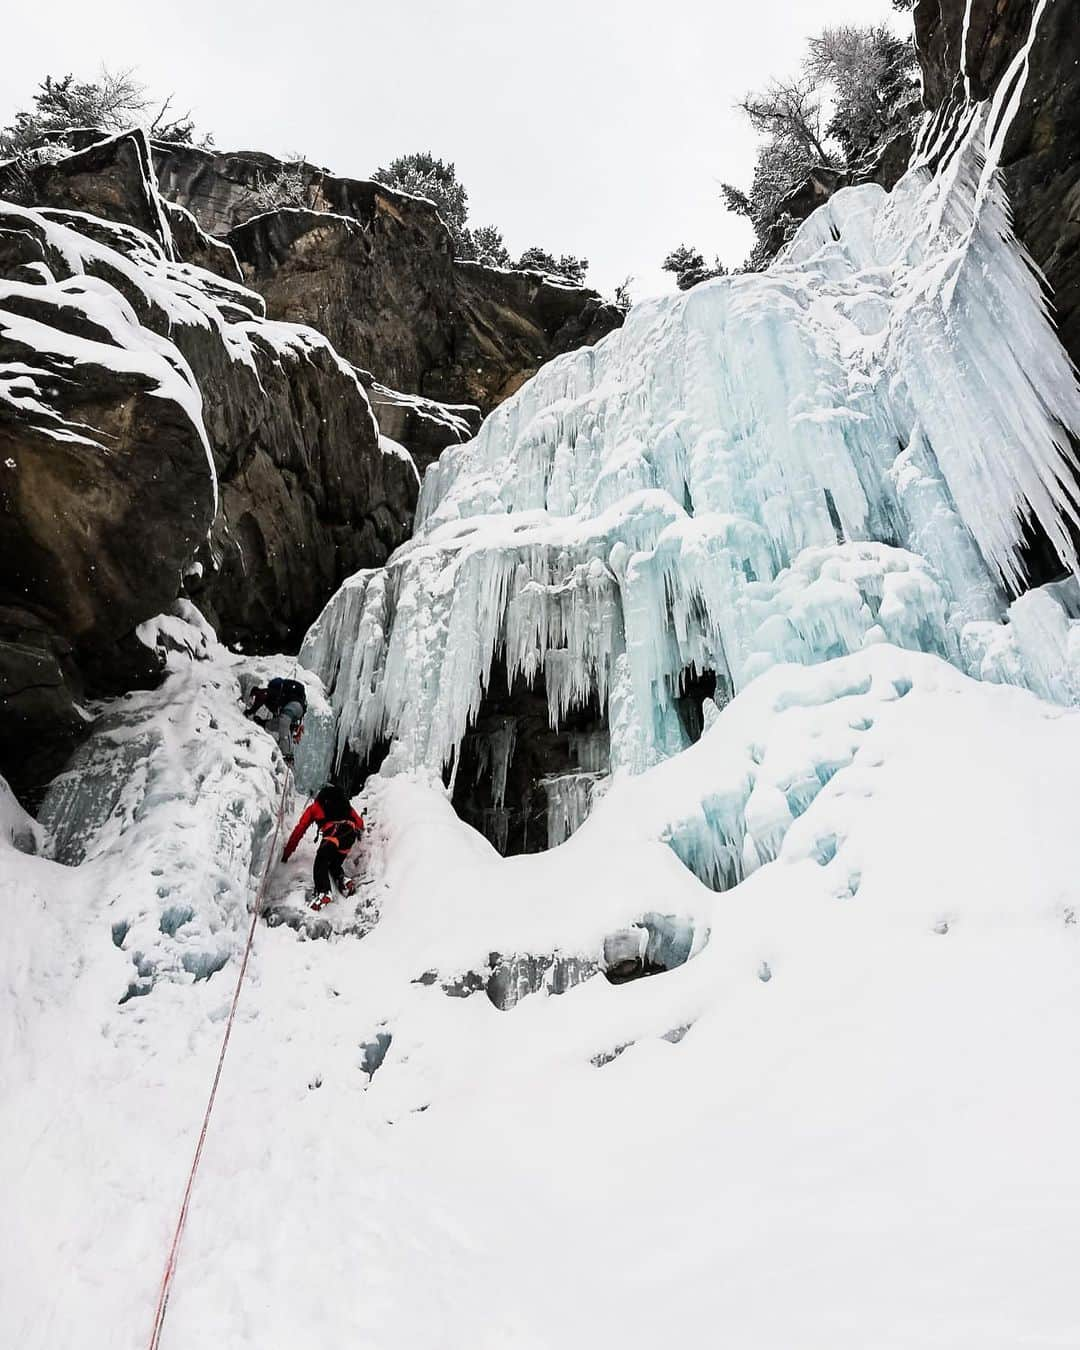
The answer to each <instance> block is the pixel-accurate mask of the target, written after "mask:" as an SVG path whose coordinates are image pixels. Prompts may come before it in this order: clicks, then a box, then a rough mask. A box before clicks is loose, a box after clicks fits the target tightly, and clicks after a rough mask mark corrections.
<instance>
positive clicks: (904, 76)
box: [721, 0, 918, 269]
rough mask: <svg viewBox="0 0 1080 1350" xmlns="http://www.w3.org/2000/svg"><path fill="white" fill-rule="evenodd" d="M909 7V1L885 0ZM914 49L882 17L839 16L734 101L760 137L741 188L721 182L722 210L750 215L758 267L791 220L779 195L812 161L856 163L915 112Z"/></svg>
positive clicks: (838, 166)
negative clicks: (868, 20) (790, 73)
mask: <svg viewBox="0 0 1080 1350" xmlns="http://www.w3.org/2000/svg"><path fill="white" fill-rule="evenodd" d="M894 8H896V9H898V10H903V9H910V8H911V4H910V0H894ZM915 65H916V63H915V53H914V50H913V48H912V45H911V43H910V42H909V41H907V40H905V39H902V38H899V37H897V36H896V34H895V33H893V32H892V30H891V29H890V28H888V26H887V25H885V24H870V25H859V24H843V25H838V26H833V27H829V28H825V29H824V30H823V31H822V32H821V33H819V34H818V35H817V36H816V37H813V38H811V39H810V41H809V43H808V46H807V52H806V56H805V57H804V59H803V62H802V67H801V69H800V71H799V73H798V74H797V75H796V76H795V77H793V78H790V79H785V80H774V81H773V82H772V83H771V84H770V85H769V86H768V87H767V88H766V89H765V90H764V91H762V92H760V93H755V94H748V95H747V96H746V97H745V98H743V99H742V100H741V101H740V103H739V107H740V108H741V109H742V110H743V112H744V113H745V114H746V116H747V117H748V118H749V120H750V124H751V125H752V126H753V128H754V130H755V131H757V132H758V133H759V135H760V137H761V141H760V143H759V146H758V154H757V161H756V163H755V166H754V178H753V182H752V183H751V185H750V189H749V191H746V192H744V191H743V190H742V189H740V188H738V187H734V186H732V185H731V184H730V183H725V184H723V185H722V187H721V193H722V196H723V198H724V201H725V204H726V205H727V208H728V210H729V211H734V212H735V213H736V214H738V215H745V216H747V217H749V219H750V221H751V222H752V224H753V226H754V233H755V235H756V242H755V245H754V249H753V251H752V253H751V256H750V259H749V260H748V262H747V266H748V267H749V268H751V269H753V268H757V267H760V266H763V265H764V264H765V263H767V262H768V260H769V259H770V258H771V257H772V256H773V255H774V254H775V253H776V252H777V250H778V249H779V248H780V247H782V245H783V244H784V243H785V242H786V240H787V239H789V238H790V237H791V234H792V233H793V232H794V230H795V229H796V228H797V226H798V220H797V219H796V218H795V217H794V216H792V215H791V214H790V213H789V212H788V211H787V210H786V207H785V198H787V197H788V196H789V194H790V193H792V192H793V191H794V190H795V189H797V188H799V187H800V186H801V185H802V184H803V183H805V182H806V179H807V177H808V175H809V174H810V173H811V171H812V170H814V169H817V168H823V169H827V170H829V171H831V172H833V173H836V172H841V173H842V172H847V171H857V170H858V169H859V168H860V167H862V166H863V165H864V164H866V162H867V161H869V160H871V159H872V158H873V156H874V155H875V154H877V153H878V152H879V151H880V150H881V148H882V147H883V146H884V145H885V144H886V143H887V142H888V141H889V140H891V139H892V138H893V137H894V136H895V135H897V134H898V133H900V132H901V131H903V130H905V129H906V128H907V127H909V126H910V125H911V123H912V121H913V120H914V118H915V117H916V116H917V113H918V93H917V85H916V79H915Z"/></svg>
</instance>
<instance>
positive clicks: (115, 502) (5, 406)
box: [0, 134, 417, 788]
mask: <svg viewBox="0 0 1080 1350" xmlns="http://www.w3.org/2000/svg"><path fill="white" fill-rule="evenodd" d="M148 167H149V148H148V146H147V145H146V142H145V140H144V139H143V138H142V136H141V135H139V134H128V135H123V136H120V137H117V138H114V139H112V140H109V141H106V142H103V143H100V144H97V145H94V146H91V147H90V148H89V149H87V150H85V151H83V152H81V153H78V154H75V155H72V156H70V157H69V158H67V159H63V160H61V161H60V162H59V163H57V164H53V165H43V166H40V168H38V169H35V170H34V171H33V174H32V178H33V183H32V189H33V195H34V198H35V199H36V200H37V201H39V202H41V203H45V205H42V206H41V207H39V208H36V209H31V208H17V207H13V206H8V205H5V206H4V207H3V208H0V461H2V465H3V468H2V478H0V485H2V486H0V510H2V512H3V522H4V528H3V532H2V536H0V694H2V697H3V700H4V717H3V719H0V760H2V762H3V771H5V772H6V773H7V774H8V775H9V776H11V777H12V778H13V779H14V780H15V781H16V782H17V783H18V784H19V785H20V786H21V787H24V788H26V787H33V786H34V785H35V784H37V783H39V782H40V781H41V778H42V776H43V775H45V774H47V773H48V772H49V771H50V770H51V769H53V768H55V765H56V760H57V757H58V756H59V755H61V754H62V753H63V751H64V749H65V746H66V745H67V744H68V743H69V740H70V738H71V737H72V736H74V735H75V734H76V733H77V732H78V730H79V729H80V727H81V725H82V721H83V716H82V713H81V712H80V706H81V704H82V703H83V701H84V700H85V699H86V698H87V697H93V696H95V695H100V694H105V693H116V692H119V691H121V690H122V689H124V688H127V687H130V686H131V685H132V684H135V683H139V682H143V681H145V680H148V679H152V678H154V676H155V675H156V672H157V669H158V666H159V657H158V654H157V653H156V651H155V650H154V649H153V640H152V638H151V639H150V646H149V647H148V646H147V645H146V643H145V642H144V641H140V638H139V634H138V630H139V628H140V625H142V624H144V623H145V621H147V620H148V619H150V618H152V617H153V616H154V615H156V614H158V613H160V612H162V611H164V610H168V609H169V607H170V606H171V605H173V604H174V603H175V602H176V601H177V600H178V598H180V597H181V596H182V595H192V596H195V597H196V598H197V600H198V603H199V605H200V607H201V608H202V609H203V610H204V611H205V612H206V613H207V615H208V616H209V617H210V618H211V619H212V620H213V621H214V622H215V623H216V624H217V625H218V627H219V629H220V631H221V633H222V635H223V637H225V638H227V639H228V640H229V641H232V642H238V643H240V644H242V645H244V646H248V647H267V646H273V647H277V648H281V647H286V648H287V647H288V646H289V645H292V644H295V642H296V641H297V640H298V637H299V635H300V634H301V633H302V631H303V630H304V628H305V627H306V625H307V623H308V622H309V621H310V619H311V616H312V615H313V614H314V613H316V612H317V611H318V609H319V607H320V606H321V604H322V603H323V602H324V601H325V599H326V597H327V595H328V594H330V593H331V591H332V590H333V588H334V587H335V586H336V585H337V584H338V583H339V582H340V580H341V579H342V578H343V577H344V576H346V575H348V574H349V573H351V572H353V571H354V570H355V569H356V568H357V567H364V566H370V565H373V564H377V563H379V562H381V561H383V560H384V559H385V558H386V557H387V556H388V554H389V553H390V551H391V550H392V549H393V548H394V547H396V545H397V544H399V543H400V542H402V540H404V539H405V538H406V537H407V535H408V532H409V529H410V527H411V520H412V513H413V508H414V505H415V500H416V491H417V476H416V470H415V467H414V466H413V464H412V463H411V461H410V460H409V458H408V456H407V455H403V454H402V453H400V452H399V451H396V450H395V449H394V447H393V446H387V445H385V444H380V440H379V429H378V426H377V423H376V421H375V418H374V416H373V414H372V411H371V405H370V402H369V400H368V397H367V394H366V392H365V390H364V387H363V385H362V383H361V381H360V379H359V378H358V375H357V372H356V371H355V370H354V369H353V368H352V366H351V365H350V364H349V363H348V362H347V361H345V360H344V359H343V358H342V357H341V356H340V355H339V354H338V353H337V352H336V351H335V350H334V348H333V346H332V345H331V344H330V342H328V341H327V339H326V338H325V337H324V336H322V335H321V334H320V333H317V332H315V331H314V330H312V329H310V328H307V327H302V326H298V325H295V324H287V323H282V322H279V321H277V320H273V319H267V318H266V316H265V305H264V302H263V300H262V298H261V297H260V296H259V295H257V294H256V293H254V292H252V291H250V290H248V289H246V288H245V287H243V286H241V285H240V284H238V283H237V282H236V281H235V280H229V279H228V274H229V272H230V271H231V272H233V273H237V267H236V264H235V260H234V259H233V256H232V254H231V252H230V251H229V249H228V248H227V246H223V245H221V244H219V243H217V242H216V241H214V240H212V239H210V238H208V237H207V236H206V235H205V234H204V232H203V231H202V230H201V228H200V227H199V226H198V225H197V223H196V222H195V221H194V219H193V218H192V217H190V216H189V215H187V214H186V213H184V212H182V211H180V210H179V209H169V208H166V207H165V206H164V205H163V204H162V202H161V200H160V198H159V196H158V193H157V190H156V186H155V183H154V179H153V177H152V176H151V175H150V174H149V173H148ZM185 258H192V259H194V261H190V262H189V261H185ZM206 262H209V263H211V264H214V265H215V266H216V268H217V270H216V271H215V272H211V271H208V270H205V268H204V267H203V266H199V265H196V263H206ZM223 274H224V275H223Z"/></svg>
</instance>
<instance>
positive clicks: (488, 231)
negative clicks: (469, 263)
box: [469, 225, 510, 267]
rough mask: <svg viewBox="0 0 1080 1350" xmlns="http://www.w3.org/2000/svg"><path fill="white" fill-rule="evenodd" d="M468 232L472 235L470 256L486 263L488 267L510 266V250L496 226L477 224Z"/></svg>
mask: <svg viewBox="0 0 1080 1350" xmlns="http://www.w3.org/2000/svg"><path fill="white" fill-rule="evenodd" d="M469 234H470V235H471V237H472V246H473V253H472V256H473V258H474V259H475V260H476V261H477V262H481V263H486V264H487V265H488V267H509V266H510V250H509V249H508V248H507V247H506V244H505V242H504V240H503V237H502V231H501V230H500V229H499V228H498V227H497V226H495V225H478V226H477V227H476V229H475V230H470V231H469Z"/></svg>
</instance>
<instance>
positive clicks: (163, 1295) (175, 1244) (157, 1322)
mask: <svg viewBox="0 0 1080 1350" xmlns="http://www.w3.org/2000/svg"><path fill="white" fill-rule="evenodd" d="M291 778H292V771H291V769H290V768H289V766H288V765H287V764H286V766H285V781H284V783H283V784H282V787H281V800H280V801H279V802H278V809H277V820H276V821H275V823H274V833H273V837H272V838H271V840H270V852H269V854H268V855H267V859H266V866H265V868H264V869H263V874H262V880H261V881H260V882H259V889H258V891H257V892H256V893H255V902H254V904H253V905H252V908H251V924H250V926H249V928H248V935H247V942H246V943H245V944H244V955H243V959H242V960H241V962H240V970H239V972H238V974H237V976H236V988H235V989H234V990H233V996H232V1004H231V1006H230V1008H229V1016H228V1018H227V1019H226V1021H225V1034H224V1036H223V1037H222V1038H221V1050H220V1051H219V1053H218V1060H217V1068H216V1069H215V1071H214V1081H213V1083H212V1084H211V1087H210V1096H209V1097H208V1098H207V1102H206V1110H205V1111H204V1112H203V1121H202V1129H201V1130H200V1131H199V1142H198V1143H197V1144H196V1146H195V1156H194V1157H193V1158H192V1160H191V1170H190V1171H189V1172H188V1179H187V1185H186V1186H185V1187H184V1198H183V1200H182V1201H181V1204H180V1214H179V1217H178V1218H177V1220H176V1231H175V1232H174V1233H173V1239H172V1246H171V1247H170V1248H169V1257H168V1260H167V1261H166V1262H165V1272H164V1274H163V1275H162V1277H161V1288H160V1290H159V1291H158V1300H157V1308H156V1309H155V1311H154V1327H153V1330H152V1331H151V1333H150V1342H149V1347H148V1350H158V1348H159V1346H160V1345H161V1333H162V1330H163V1328H164V1326H165V1311H166V1309H167V1308H168V1306H169V1294H170V1293H171V1291H172V1282H173V1276H174V1275H175V1274H176V1262H177V1257H178V1256H179V1254H180V1241H181V1239H182V1237H183V1235H184V1226H185V1224H186V1223H187V1216H188V1209H189V1208H190V1206H191V1193H192V1191H193V1190H194V1187H195V1175H196V1173H197V1172H198V1170H199V1163H200V1162H201V1161H202V1153H203V1146H204V1144H205V1143H206V1132H207V1130H208V1129H209V1127H210V1115H211V1113H212V1112H213V1109H214V1102H215V1101H216V1100H217V1090H218V1084H219V1083H220V1082H221V1071H222V1069H223V1068H224V1065H225V1052H226V1050H228V1048H229V1037H230V1036H231V1035H232V1029H233V1021H234V1019H235V1017H236V1007H237V1004H238V1003H239V1002H240V989H241V986H242V985H243V983H244V976H245V975H246V974H247V968H248V958H249V957H250V956H251V948H252V944H253V943H254V941H255V925H256V924H257V923H258V921H259V915H260V914H261V913H262V907H263V901H264V900H265V898H266V887H267V884H268V882H269V880H270V873H271V871H272V869H273V866H274V859H275V858H276V857H277V844H278V839H279V838H280V836H281V828H282V825H283V824H284V822H285V803H286V801H287V799H288V796H289V783H290V780H291Z"/></svg>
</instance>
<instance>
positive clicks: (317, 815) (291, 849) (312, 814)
mask: <svg viewBox="0 0 1080 1350" xmlns="http://www.w3.org/2000/svg"><path fill="white" fill-rule="evenodd" d="M346 819H347V820H348V822H349V824H350V825H352V826H353V828H354V829H355V830H356V832H357V834H359V833H360V831H361V830H362V829H363V828H364V817H363V816H362V815H360V814H359V813H358V812H356V811H354V810H353V808H352V807H351V806H350V807H349V814H348V816H347V817H346ZM339 823H340V822H338V821H336V820H329V819H327V815H326V812H325V811H324V810H323V809H322V807H321V806H320V805H319V803H318V801H317V800H316V801H313V802H312V803H311V805H310V806H309V807H308V809H307V810H306V811H305V812H304V814H303V815H302V816H301V817H300V819H299V820H298V821H297V822H296V828H295V829H294V830H293V832H292V834H290V835H289V842H288V843H287V844H286V845H285V852H284V853H283V854H282V855H281V860H282V862H287V861H288V860H289V859H290V858H291V857H292V855H293V854H294V853H295V852H296V846H297V845H298V844H299V843H300V840H301V839H303V837H304V835H305V834H306V833H307V832H308V830H309V829H310V828H311V826H312V825H318V827H319V832H320V833H321V834H322V835H323V837H324V838H326V837H327V836H328V835H330V834H332V833H333V829H332V827H333V826H334V825H337V824H339ZM333 842H335V843H336V842H337V840H336V839H335V840H334V841H333ZM350 847H351V845H350ZM343 851H344V852H345V853H347V852H348V851H349V850H348V849H344V850H343Z"/></svg>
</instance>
